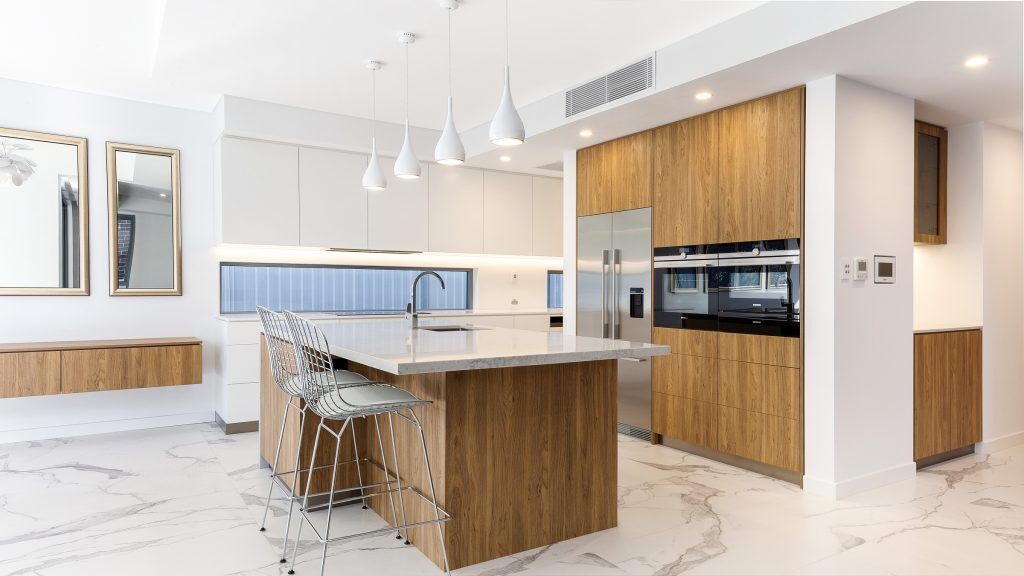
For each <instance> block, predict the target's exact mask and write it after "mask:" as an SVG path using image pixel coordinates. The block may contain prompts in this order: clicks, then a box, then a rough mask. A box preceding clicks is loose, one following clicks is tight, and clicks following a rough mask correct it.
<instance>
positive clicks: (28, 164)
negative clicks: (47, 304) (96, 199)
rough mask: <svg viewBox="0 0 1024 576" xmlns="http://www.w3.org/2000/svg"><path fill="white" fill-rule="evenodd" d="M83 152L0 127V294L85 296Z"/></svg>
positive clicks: (74, 142) (70, 140) (66, 141)
mask: <svg viewBox="0 0 1024 576" xmlns="http://www.w3.org/2000/svg"><path fill="white" fill-rule="evenodd" d="M87 148H88V140H86V139H85V138H79V137H77V136H61V135H59V134H46V133H44V132H29V131H27V130H15V129H11V128H0V296H88V295H89V163H88V152H87Z"/></svg>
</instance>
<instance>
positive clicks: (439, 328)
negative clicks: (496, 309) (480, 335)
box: [419, 325, 486, 332]
mask: <svg viewBox="0 0 1024 576" xmlns="http://www.w3.org/2000/svg"><path fill="white" fill-rule="evenodd" d="M419 329H420V330H430V331H431V332H472V331H474V330H486V328H478V327H476V326H455V325H452V326H420V327H419Z"/></svg>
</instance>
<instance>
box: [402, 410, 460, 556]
mask: <svg viewBox="0 0 1024 576" xmlns="http://www.w3.org/2000/svg"><path fill="white" fill-rule="evenodd" d="M409 414H411V415H412V419H413V422H415V423H416V429H417V430H419V433H420V446H422V447H423V464H424V465H425V466H426V468H427V483H428V484H429V485H430V502H431V504H433V505H434V519H435V520H437V538H438V540H439V541H440V542H441V556H442V557H443V558H444V573H445V574H449V575H450V574H451V573H452V571H451V569H450V568H449V567H448V549H447V548H446V547H445V545H444V531H443V530H442V529H441V511H440V510H439V509H438V507H437V493H436V492H435V491H434V473H433V472H432V471H431V469H430V456H427V440H426V439H425V438H424V437H423V425H422V424H420V419H419V418H418V417H417V416H416V411H415V410H413V409H412V408H410V409H409Z"/></svg>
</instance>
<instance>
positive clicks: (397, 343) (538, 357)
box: [321, 319, 669, 375]
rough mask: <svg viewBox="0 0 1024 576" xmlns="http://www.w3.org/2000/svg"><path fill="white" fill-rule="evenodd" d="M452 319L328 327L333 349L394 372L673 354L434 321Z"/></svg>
mask: <svg viewBox="0 0 1024 576" xmlns="http://www.w3.org/2000/svg"><path fill="white" fill-rule="evenodd" d="M452 325H455V323H453V322H452V321H451V320H448V321H444V320H443V319H434V320H423V319H421V320H420V327H419V328H418V329H413V328H412V327H411V326H410V325H409V323H408V322H404V321H403V322H372V321H367V322H342V323H336V324H327V325H325V326H322V327H321V328H322V330H323V332H324V336H325V337H326V338H327V342H328V346H329V348H330V352H331V354H333V355H335V356H338V357H341V358H346V359H348V360H351V361H353V362H357V363H359V364H363V365H365V366H370V367H372V368H377V369H378V370H383V371H384V372H389V373H391V374H399V375H401V374H425V373H430V372H452V371H458V370H483V369H488V368H507V367H512V366H533V365H541V364H565V363H572V362H589V361H593V360H612V359H617V358H633V359H637V360H645V359H647V358H650V357H652V356H664V355H667V354H668V353H669V347H668V346H662V345H656V344H641V343H637V342H627V341H625V340H607V339H602V338H590V337H586V336H570V335H565V334H562V333H560V332H538V331H533V330H516V329H512V328H490V327H487V328H485V327H478V328H476V329H474V330H469V331H457V332H437V331H431V330H428V329H426V328H430V327H431V326H452Z"/></svg>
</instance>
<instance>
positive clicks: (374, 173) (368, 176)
mask: <svg viewBox="0 0 1024 576" xmlns="http://www.w3.org/2000/svg"><path fill="white" fill-rule="evenodd" d="M366 67H367V68H369V69H370V94H371V98H372V104H371V109H372V112H373V121H372V124H371V126H372V129H371V130H372V132H371V140H370V146H371V148H370V163H369V164H367V166H366V172H363V188H366V189H367V190H384V189H385V188H387V187H388V179H387V178H386V177H385V176H384V171H383V170H381V169H380V160H379V159H378V158H377V70H380V67H381V63H380V62H378V61H376V60H369V61H367V62H366Z"/></svg>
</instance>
